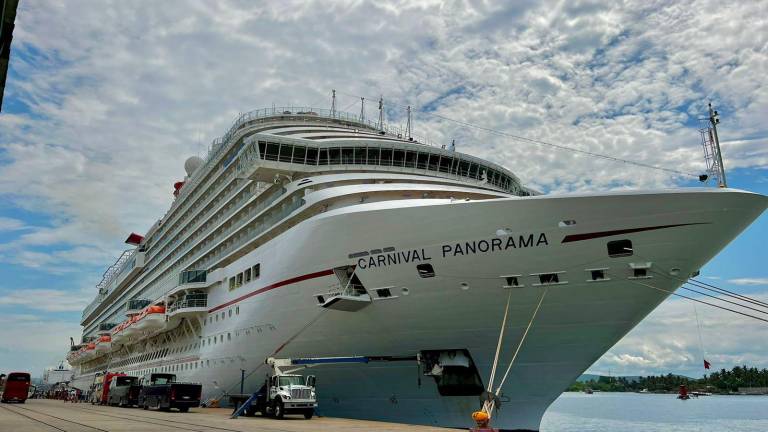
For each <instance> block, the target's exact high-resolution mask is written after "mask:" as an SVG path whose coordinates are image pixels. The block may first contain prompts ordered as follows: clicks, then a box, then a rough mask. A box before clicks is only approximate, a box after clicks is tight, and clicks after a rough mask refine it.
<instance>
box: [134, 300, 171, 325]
mask: <svg viewBox="0 0 768 432" xmlns="http://www.w3.org/2000/svg"><path fill="white" fill-rule="evenodd" d="M164 326H165V306H162V305H151V306H147V307H146V308H144V310H142V311H141V313H139V314H138V315H136V322H134V323H133V327H135V328H136V330H138V331H141V332H152V331H155V330H160V329H162V328H163V327H164Z"/></svg>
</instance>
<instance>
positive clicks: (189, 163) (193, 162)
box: [184, 156, 203, 176]
mask: <svg viewBox="0 0 768 432" xmlns="http://www.w3.org/2000/svg"><path fill="white" fill-rule="evenodd" d="M202 165H203V160H202V159H201V158H200V157H198V156H192V157H190V158H188V159H187V160H186V161H185V162H184V171H186V172H187V175H188V176H192V173H194V172H195V171H197V169H198V168H200V167H201V166H202Z"/></svg>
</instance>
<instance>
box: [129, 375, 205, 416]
mask: <svg viewBox="0 0 768 432" xmlns="http://www.w3.org/2000/svg"><path fill="white" fill-rule="evenodd" d="M202 391H203V386H202V385H200V384H194V383H180V382H176V375H174V374H167V373H153V374H147V375H144V376H143V377H142V378H141V391H140V392H139V401H138V405H139V406H140V407H141V408H144V409H149V408H156V409H159V410H161V411H170V410H171V408H176V409H178V410H179V411H181V412H187V411H189V408H191V407H196V406H200V396H201V394H202Z"/></svg>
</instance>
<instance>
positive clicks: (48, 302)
mask: <svg viewBox="0 0 768 432" xmlns="http://www.w3.org/2000/svg"><path fill="white" fill-rule="evenodd" d="M94 292H95V290H93V289H90V290H88V291H87V292H84V293H83V294H85V295H77V293H75V292H72V291H67V290H54V289H21V290H14V291H12V292H6V293H0V306H23V307H25V308H29V309H33V310H38V311H43V312H80V311H82V310H83V309H84V308H85V307H86V306H87V305H88V303H90V302H91V300H92V298H89V296H90V295H93V294H94Z"/></svg>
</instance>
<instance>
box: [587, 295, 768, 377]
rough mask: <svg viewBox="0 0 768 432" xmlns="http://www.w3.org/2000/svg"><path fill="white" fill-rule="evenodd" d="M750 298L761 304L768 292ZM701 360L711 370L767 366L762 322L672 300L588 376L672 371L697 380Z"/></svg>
mask: <svg viewBox="0 0 768 432" xmlns="http://www.w3.org/2000/svg"><path fill="white" fill-rule="evenodd" d="M751 297H754V298H756V299H757V300H761V301H764V302H765V301H768V292H765V291H764V292H761V293H759V294H757V295H752V296H751ZM707 300H708V301H712V300H710V299H707ZM724 306H727V307H731V308H733V306H730V305H724ZM746 312H750V311H746ZM750 313H753V314H754V312H750ZM697 315H698V324H697ZM758 315H759V314H758ZM699 325H700V326H701V343H700V341H699ZM702 350H703V356H702ZM702 357H703V358H706V359H707V360H708V361H710V362H711V363H712V367H713V368H714V369H715V370H719V369H721V368H726V369H730V368H731V367H733V366H734V365H742V364H747V365H750V366H758V367H768V360H766V359H768V346H766V344H765V323H764V322H761V321H757V320H754V319H752V318H748V317H743V316H739V315H735V314H733V313H731V312H727V311H723V310H720V309H715V308H712V307H710V306H707V305H702V304H695V307H694V303H693V302H691V301H690V300H684V299H677V298H672V299H670V300H667V301H665V302H664V303H662V304H661V305H660V306H659V307H658V308H657V309H656V310H655V311H653V312H652V313H651V314H650V315H648V317H646V318H645V319H644V320H643V321H642V322H641V323H640V324H639V325H638V326H637V327H635V328H634V329H633V330H632V331H631V332H630V333H629V334H627V335H626V336H625V337H624V338H623V339H622V340H621V341H620V342H619V343H617V344H616V345H615V346H614V347H612V348H611V349H610V350H609V351H608V352H607V353H606V354H605V355H604V356H603V357H602V358H601V359H600V360H598V361H597V362H596V363H595V364H594V365H592V367H591V368H590V371H591V372H594V373H604V374H607V373H608V372H611V373H613V374H618V375H646V374H656V373H659V372H660V371H663V372H664V373H667V372H670V371H671V372H673V373H680V374H684V375H687V376H692V377H696V376H701V375H702V374H703V373H705V370H704V369H703V358H702Z"/></svg>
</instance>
